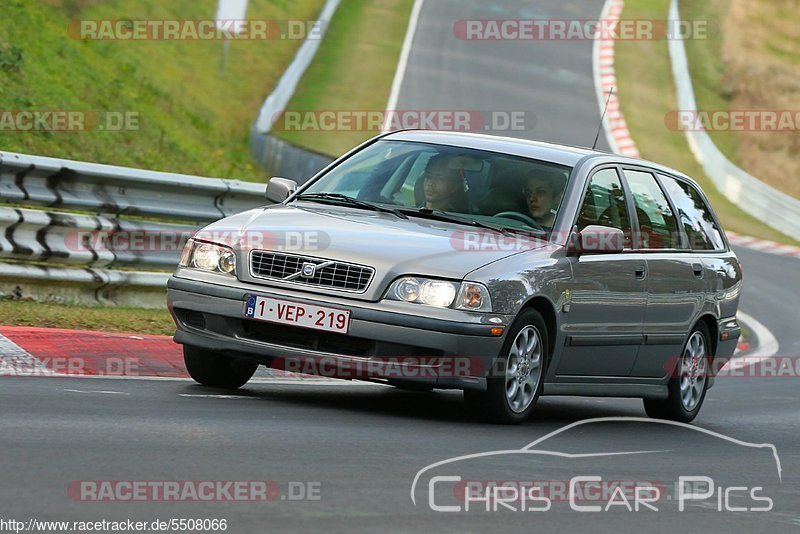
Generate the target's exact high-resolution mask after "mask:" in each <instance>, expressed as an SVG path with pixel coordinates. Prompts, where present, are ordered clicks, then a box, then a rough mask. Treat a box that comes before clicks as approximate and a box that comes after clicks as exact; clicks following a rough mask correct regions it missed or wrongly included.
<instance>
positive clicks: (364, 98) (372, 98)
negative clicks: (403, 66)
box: [274, 0, 414, 156]
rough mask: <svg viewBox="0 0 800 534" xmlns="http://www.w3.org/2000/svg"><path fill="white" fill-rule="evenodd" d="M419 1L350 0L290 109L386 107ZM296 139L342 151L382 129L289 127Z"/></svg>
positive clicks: (285, 134)
mask: <svg viewBox="0 0 800 534" xmlns="http://www.w3.org/2000/svg"><path fill="white" fill-rule="evenodd" d="M413 3H414V2H413V0H349V1H346V2H342V3H341V5H340V6H339V8H338V10H337V12H336V14H335V15H334V17H333V20H332V21H331V25H330V27H329V29H328V33H327V34H326V35H325V40H324V41H323V42H322V46H320V49H319V52H318V53H317V56H316V57H315V58H314V61H313V63H312V64H311V66H310V67H309V69H308V70H307V71H306V73H305V75H304V76H303V78H302V80H301V81H300V85H299V87H298V90H297V92H296V93H295V94H294V96H293V98H292V100H291V102H289V105H288V106H287V110H289V111H330V110H341V111H380V112H382V111H383V110H384V109H385V107H386V101H387V100H388V98H389V92H390V91H391V87H392V81H393V79H394V73H395V70H396V68H397V62H398V60H399V58H400V50H401V49H402V47H403V38H404V37H405V34H406V28H407V27H408V18H409V15H410V13H411V7H412V6H413ZM274 133H275V135H277V136H278V137H280V138H282V139H284V140H286V141H289V142H291V143H294V144H297V145H300V146H304V147H307V148H310V149H313V150H315V151H317V152H322V153H324V154H329V155H331V156H336V155H339V154H341V153H342V152H344V151H346V150H348V149H350V148H352V147H353V146H355V145H357V144H359V143H360V142H362V141H364V140H366V139H369V138H370V137H373V136H375V135H377V134H378V133H379V132H378V131H377V130H361V131H353V130H344V129H343V130H334V131H313V130H312V129H308V130H304V131H296V130H294V131H286V130H282V129H281V126H280V124H279V123H278V124H276V128H275V130H274Z"/></svg>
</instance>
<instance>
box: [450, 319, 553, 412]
mask: <svg viewBox="0 0 800 534" xmlns="http://www.w3.org/2000/svg"><path fill="white" fill-rule="evenodd" d="M547 347H548V345H547V328H546V327H545V324H544V319H542V316H541V315H540V314H539V312H537V311H536V310H532V309H529V310H525V311H523V312H522V313H521V314H520V315H519V317H517V320H516V321H514V324H513V325H512V326H511V330H510V331H509V332H508V336H507V338H506V342H505V343H504V344H503V348H502V350H501V352H500V355H499V356H498V358H497V360H496V363H495V365H494V367H493V368H492V369H491V371H490V373H489V376H488V378H487V379H486V380H487V384H486V385H487V388H486V391H465V392H464V398H465V400H466V401H467V404H468V406H469V407H470V408H471V409H473V410H474V411H476V412H477V413H478V414H479V415H480V416H481V417H482V418H483V419H484V420H486V421H489V422H492V423H502V424H517V423H521V422H522V421H524V420H525V419H526V418H527V417H528V416H529V415H530V414H531V412H532V411H533V407H534V406H535V404H536V401H537V399H538V398H539V395H540V394H541V392H542V382H543V379H544V374H545V370H546V367H547V357H548V351H547Z"/></svg>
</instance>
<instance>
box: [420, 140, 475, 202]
mask: <svg viewBox="0 0 800 534" xmlns="http://www.w3.org/2000/svg"><path fill="white" fill-rule="evenodd" d="M422 177H423V180H424V183H423V186H424V187H423V191H424V193H425V203H424V205H423V206H422V207H424V208H428V209H434V210H442V211H453V212H460V213H468V212H469V201H468V197H467V182H466V180H465V178H464V170H463V168H462V167H460V166H459V164H458V159H457V158H454V157H453V156H449V155H446V154H439V155H436V156H433V157H432V158H431V159H430V160H429V161H428V164H427V165H426V167H425V172H424V173H423V175H422Z"/></svg>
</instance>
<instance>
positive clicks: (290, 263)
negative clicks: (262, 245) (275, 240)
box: [248, 250, 375, 293]
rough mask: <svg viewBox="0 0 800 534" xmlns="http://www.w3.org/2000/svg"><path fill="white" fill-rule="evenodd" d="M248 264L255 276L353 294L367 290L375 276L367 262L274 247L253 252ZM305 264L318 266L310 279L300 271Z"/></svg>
mask: <svg viewBox="0 0 800 534" xmlns="http://www.w3.org/2000/svg"><path fill="white" fill-rule="evenodd" d="M248 263H249V265H250V275H251V276H252V277H253V278H261V279H264V280H274V281H276V282H285V283H288V284H299V285H304V286H310V287H318V288H321V289H333V290H336V291H347V292H351V293H363V292H365V291H366V290H367V287H369V284H370V282H372V278H373V276H374V275H375V269H374V268H372V267H368V266H366V265H358V264H355V263H348V262H343V261H337V260H331V259H327V258H317V257H313V256H303V255H300V254H289V253H285V252H275V251H271V250H253V251H251V252H250V261H249V262H248ZM305 263H313V264H314V265H315V272H314V275H313V277H311V278H305V277H303V276H302V275H301V274H300V273H301V271H302V268H303V264H305Z"/></svg>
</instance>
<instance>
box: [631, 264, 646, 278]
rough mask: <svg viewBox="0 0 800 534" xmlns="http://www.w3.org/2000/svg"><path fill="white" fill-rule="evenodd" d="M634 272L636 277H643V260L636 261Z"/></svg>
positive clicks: (644, 269) (644, 268)
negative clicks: (640, 261)
mask: <svg viewBox="0 0 800 534" xmlns="http://www.w3.org/2000/svg"><path fill="white" fill-rule="evenodd" d="M634 272H635V273H636V278H638V279H640V280H641V279H643V278H644V275H645V274H646V273H647V264H645V263H644V262H642V263H637V264H636V267H635V271H634Z"/></svg>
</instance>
